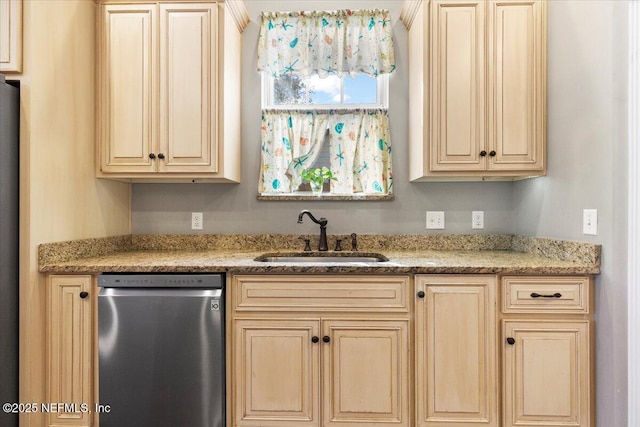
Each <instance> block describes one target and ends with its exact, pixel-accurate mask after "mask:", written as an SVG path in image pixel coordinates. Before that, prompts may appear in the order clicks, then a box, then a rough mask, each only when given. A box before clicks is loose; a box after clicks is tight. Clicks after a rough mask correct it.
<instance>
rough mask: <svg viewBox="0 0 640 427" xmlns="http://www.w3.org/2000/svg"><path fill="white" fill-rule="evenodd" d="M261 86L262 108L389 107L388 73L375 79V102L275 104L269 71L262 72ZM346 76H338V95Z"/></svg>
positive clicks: (340, 108) (348, 108) (342, 90)
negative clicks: (339, 80)
mask: <svg viewBox="0 0 640 427" xmlns="http://www.w3.org/2000/svg"><path fill="white" fill-rule="evenodd" d="M260 74H262V77H261V86H262V88H261V89H262V99H261V104H262V109H263V110H282V111H287V110H338V109H339V110H358V109H384V110H388V109H389V75H388V74H381V75H379V76H377V77H375V79H376V98H377V102H376V103H375V104H361V103H358V104H355V103H348V104H347V103H344V99H343V100H342V102H341V103H339V104H338V103H335V104H284V105H276V104H275V102H274V101H275V99H274V80H275V79H274V77H273V76H272V75H270V74H269V73H266V72H262V73H260ZM347 76H348V73H343V74H342V76H340V78H341V80H342V83H341V88H340V96H341V98H343V97H344V79H345V77H347Z"/></svg>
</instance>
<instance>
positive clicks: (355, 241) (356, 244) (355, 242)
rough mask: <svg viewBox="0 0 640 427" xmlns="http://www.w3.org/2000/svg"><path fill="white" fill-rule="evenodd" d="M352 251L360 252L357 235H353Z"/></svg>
mask: <svg viewBox="0 0 640 427" xmlns="http://www.w3.org/2000/svg"><path fill="white" fill-rule="evenodd" d="M351 250H352V251H357V250H358V235H357V234H356V233H351Z"/></svg>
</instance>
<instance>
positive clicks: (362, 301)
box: [233, 275, 409, 313]
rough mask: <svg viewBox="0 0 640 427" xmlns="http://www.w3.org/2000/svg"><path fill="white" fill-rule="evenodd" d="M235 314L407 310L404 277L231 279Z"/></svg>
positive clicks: (278, 276) (406, 287) (265, 277)
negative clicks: (252, 312)
mask: <svg viewBox="0 0 640 427" xmlns="http://www.w3.org/2000/svg"><path fill="white" fill-rule="evenodd" d="M234 283H235V284H234V287H233V291H234V293H235V295H234V303H235V307H234V309H235V310H237V311H255V310H258V311H279V310H283V311H317V310H327V311H337V310H338V311H339V310H345V309H347V310H349V311H351V312H356V311H371V310H375V311H380V312H382V311H385V312H388V311H391V312H404V313H406V312H408V311H409V298H408V292H409V277H407V276H333V277H332V276H311V275H310V276H299V275H298V276H291V275H289V276H283V275H268V276H250V275H247V276H244V275H238V276H234Z"/></svg>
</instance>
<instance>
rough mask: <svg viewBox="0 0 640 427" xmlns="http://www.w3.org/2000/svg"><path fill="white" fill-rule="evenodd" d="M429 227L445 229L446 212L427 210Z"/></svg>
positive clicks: (431, 228)
mask: <svg viewBox="0 0 640 427" xmlns="http://www.w3.org/2000/svg"><path fill="white" fill-rule="evenodd" d="M427 229H429V230H444V212H442V211H427Z"/></svg>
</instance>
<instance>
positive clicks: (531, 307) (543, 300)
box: [502, 276, 590, 314]
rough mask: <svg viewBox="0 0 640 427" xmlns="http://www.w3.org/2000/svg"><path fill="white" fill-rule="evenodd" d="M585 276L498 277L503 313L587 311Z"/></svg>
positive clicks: (584, 312)
mask: <svg viewBox="0 0 640 427" xmlns="http://www.w3.org/2000/svg"><path fill="white" fill-rule="evenodd" d="M589 284H590V280H589V278H588V277H562V276H554V277H539V276H532V277H523V276H505V277H503V278H502V311H503V313H538V312H546V313H575V314H587V313H589Z"/></svg>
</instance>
